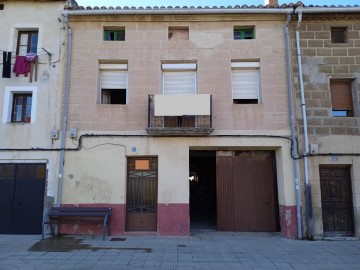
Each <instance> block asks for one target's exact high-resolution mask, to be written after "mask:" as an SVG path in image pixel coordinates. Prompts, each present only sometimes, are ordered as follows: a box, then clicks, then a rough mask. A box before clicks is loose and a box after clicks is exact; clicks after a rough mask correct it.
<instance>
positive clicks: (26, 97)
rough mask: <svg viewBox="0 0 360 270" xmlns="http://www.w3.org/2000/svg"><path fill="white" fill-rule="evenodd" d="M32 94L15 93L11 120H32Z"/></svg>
mask: <svg viewBox="0 0 360 270" xmlns="http://www.w3.org/2000/svg"><path fill="white" fill-rule="evenodd" d="M31 103H32V94H14V96H13V106H12V114H11V122H26V123H30V120H31Z"/></svg>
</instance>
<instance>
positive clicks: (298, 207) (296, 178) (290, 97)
mask: <svg viewBox="0 0 360 270" xmlns="http://www.w3.org/2000/svg"><path fill="white" fill-rule="evenodd" d="M290 21H291V13H288V14H287V21H286V24H285V27H284V38H285V53H286V69H287V86H288V107H289V119H290V131H291V141H292V149H291V152H292V156H296V155H297V151H296V149H297V144H296V138H295V116H294V104H293V102H294V101H293V88H292V80H291V60H290V36H289V24H290ZM292 163H293V167H294V182H295V198H296V217H297V218H296V220H297V235H298V239H302V237H303V235H302V221H301V220H302V219H301V194H300V173H299V167H298V163H297V161H296V160H295V159H292Z"/></svg>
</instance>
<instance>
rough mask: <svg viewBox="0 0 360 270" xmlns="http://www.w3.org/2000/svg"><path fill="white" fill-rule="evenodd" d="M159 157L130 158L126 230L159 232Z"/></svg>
mask: <svg viewBox="0 0 360 270" xmlns="http://www.w3.org/2000/svg"><path fill="white" fill-rule="evenodd" d="M157 165H158V163H157V157H137V158H128V176H127V194H126V230H127V231H156V230H157V223H156V218H157V215H156V214H157V179H158V178H157V174H158V170H157V169H158V167H157Z"/></svg>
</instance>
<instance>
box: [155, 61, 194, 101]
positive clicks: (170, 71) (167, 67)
mask: <svg viewBox="0 0 360 270" xmlns="http://www.w3.org/2000/svg"><path fill="white" fill-rule="evenodd" d="M161 68H162V71H163V93H164V95H167V94H194V93H196V64H195V63H181V64H162V65H161Z"/></svg>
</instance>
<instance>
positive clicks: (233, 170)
mask: <svg viewBox="0 0 360 270" xmlns="http://www.w3.org/2000/svg"><path fill="white" fill-rule="evenodd" d="M216 163H217V164H216V166H217V223H218V230H223V231H251V232H275V231H278V230H279V219H278V216H279V215H278V203H277V186H276V170H275V155H274V152H273V151H241V152H237V153H236V156H218V157H217V162H216Z"/></svg>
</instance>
